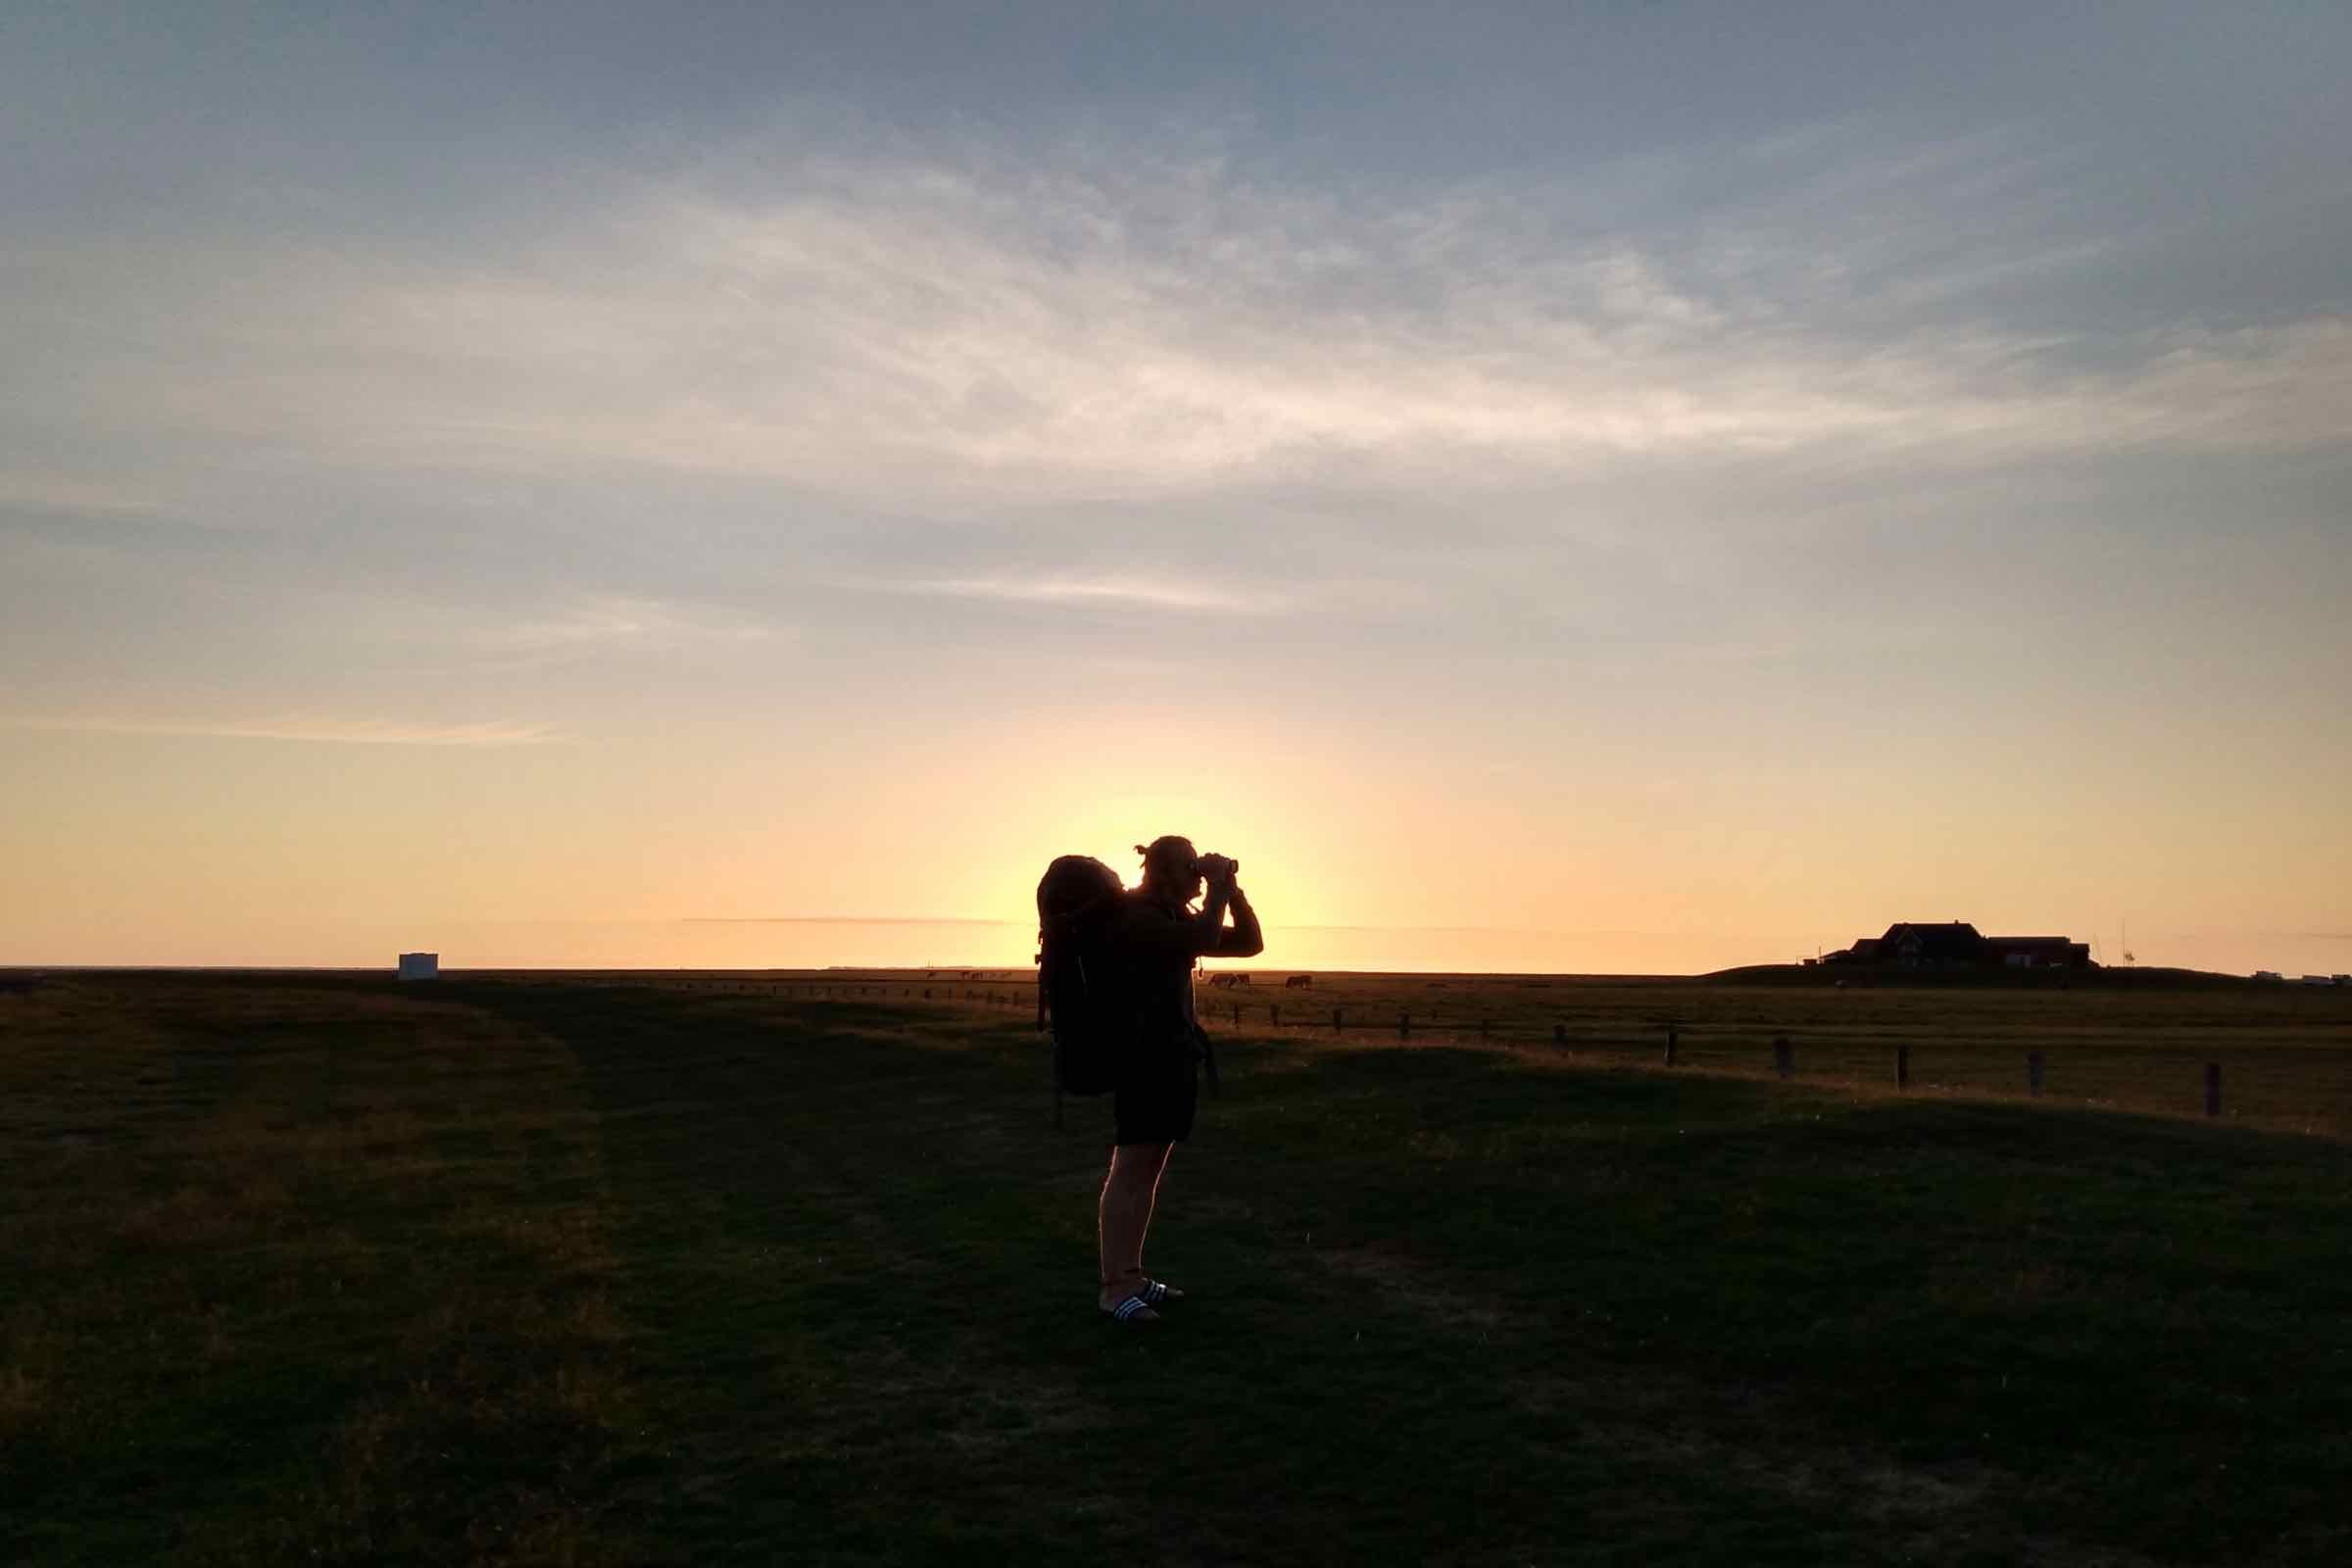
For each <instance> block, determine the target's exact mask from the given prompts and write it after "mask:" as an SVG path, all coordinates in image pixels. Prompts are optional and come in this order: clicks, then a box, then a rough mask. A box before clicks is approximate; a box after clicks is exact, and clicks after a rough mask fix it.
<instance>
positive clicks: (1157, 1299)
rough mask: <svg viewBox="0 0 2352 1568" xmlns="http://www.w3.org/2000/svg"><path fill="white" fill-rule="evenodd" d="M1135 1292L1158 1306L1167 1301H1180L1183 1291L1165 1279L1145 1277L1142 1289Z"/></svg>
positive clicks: (1182, 1297)
mask: <svg viewBox="0 0 2352 1568" xmlns="http://www.w3.org/2000/svg"><path fill="white" fill-rule="evenodd" d="M1136 1294H1137V1295H1138V1296H1141V1297H1142V1298H1143V1299H1145V1300H1146V1301H1147V1302H1149V1303H1150V1304H1152V1306H1158V1305H1160V1304H1161V1303H1163V1302H1167V1301H1181V1300H1183V1299H1184V1293H1183V1292H1182V1291H1180V1290H1178V1289H1177V1288H1176V1287H1175V1286H1173V1285H1170V1284H1169V1283H1168V1282H1167V1281H1165V1280H1154V1279H1146V1280H1145V1281H1144V1287H1143V1289H1142V1290H1140V1291H1138V1292H1136Z"/></svg>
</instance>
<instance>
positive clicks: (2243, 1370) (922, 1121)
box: [469, 988, 2352, 1562]
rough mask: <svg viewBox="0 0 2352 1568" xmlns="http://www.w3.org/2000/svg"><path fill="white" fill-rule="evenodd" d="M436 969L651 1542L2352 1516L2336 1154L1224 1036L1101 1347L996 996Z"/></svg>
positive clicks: (1034, 1108) (1968, 1110)
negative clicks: (552, 1227)
mask: <svg viewBox="0 0 2352 1568" xmlns="http://www.w3.org/2000/svg"><path fill="white" fill-rule="evenodd" d="M469 1000H470V1001H472V1002H474V1003H475V1005H483V1006H489V1007H495V1008H496V1009H498V1010H499V1011H501V1012H502V1013H505V1014H506V1015H508V1016H510V1017H513V1018H515V1019H517V1020H527V1021H528V1023H529V1024H530V1026H531V1027H532V1028H534V1029H537V1030H541V1031H544V1032H546V1033H548V1034H550V1035H552V1036H553V1037H555V1038H557V1039H560V1040H563V1041H564V1042H565V1043H566V1044H567V1045H568V1046H569V1047H570V1048H571V1049H572V1050H573V1052H574V1053H575V1054H577V1056H578V1058H579V1060H580V1062H581V1064H582V1068H583V1077H584V1081H585V1083H586V1084H587V1085H588V1088H589V1092H590V1094H591V1095H592V1097H593V1098H594V1100H595V1102H596V1103H597V1105H598V1107H599V1112H600V1118H601V1126H602V1136H603V1142H604V1153H605V1159H606V1162H607V1166H608V1169H609V1170H610V1171H611V1172H612V1173H613V1176H612V1186H613V1192H614V1194H615V1203H616V1211H615V1214H614V1216H613V1226H614V1234H615V1236H616V1238H618V1241H617V1244H616V1245H618V1246H619V1247H620V1248H621V1250H622V1251H623V1255H624V1258H625V1264H624V1268H623V1271H622V1273H623V1280H624V1285H623V1305H624V1314H625V1316H626V1317H627V1319H628V1320H629V1321H630V1322H631V1323H632V1324H633V1325H635V1332H634V1335H633V1337H632V1341H631V1351H632V1354H633V1355H635V1356H636V1357H637V1358H638V1359H639V1360H640V1362H641V1363H642V1364H643V1366H644V1368H645V1370H646V1373H647V1375H648V1377H649V1378H650V1379H651V1380H652V1383H653V1386H654V1387H655V1388H656V1389H657V1390H658V1397H659V1400H660V1401H661V1403H662V1408H663V1409H664V1410H665V1411H666V1412H667V1417H666V1418H667V1419H668V1420H669V1421H670V1422H671V1423H672V1428H671V1430H672V1431H673V1432H675V1433H676V1434H678V1459H677V1464H678V1471H677V1473H676V1474H675V1475H672V1476H669V1477H667V1478H665V1479H664V1480H663V1482H662V1485H661V1487H660V1488H659V1489H658V1492H649V1494H648V1495H647V1497H646V1498H645V1505H646V1506H647V1507H648V1508H649V1509H651V1510H652V1511H653V1519H654V1526H655V1527H654V1529H653V1531H652V1534H653V1535H654V1537H655V1538H657V1539H662V1540H673V1541H677V1542H679V1543H690V1544H692V1547H693V1549H692V1550H690V1551H685V1552H684V1553H683V1555H685V1556H690V1557H692V1558H694V1559H695V1560H714V1559H716V1558H720V1557H725V1556H728V1555H730V1554H732V1555H737V1556H742V1557H745V1558H747V1559H748V1558H755V1557H760V1558H763V1557H764V1556H766V1555H767V1554H769V1553H770V1552H772V1550H773V1549H775V1544H777V1543H779V1542H787V1541H788V1542H791V1543H793V1544H794V1549H795V1551H796V1553H797V1554H799V1555H801V1556H802V1559H803V1560H842V1561H848V1560H853V1559H856V1560H869V1561H870V1560H874V1559H875V1558H876V1557H896V1558H900V1559H904V1560H914V1559H932V1560H937V1559H940V1558H943V1557H946V1558H954V1557H959V1556H965V1555H968V1556H970V1557H972V1558H974V1559H978V1558H982V1557H996V1556H1003V1555H1017V1556H1019V1557H1021V1558H1022V1559H1024V1560H1029V1561H1060V1560H1068V1561H1077V1560H1079V1559H1081V1558H1093V1557H1099V1556H1102V1555H1105V1554H1110V1553H1115V1552H1117V1551H1118V1550H1120V1549H1122V1546H1121V1544H1122V1543H1129V1544H1131V1543H1132V1542H1133V1541H1134V1540H1136V1539H1137V1538H1138V1537H1139V1536H1140V1537H1142V1538H1145V1539H1149V1540H1152V1541H1154V1542H1157V1543H1160V1544H1162V1546H1163V1547H1164V1549H1165V1552H1166V1554H1167V1555H1169V1556H1172V1557H1174V1558H1176V1559H1179V1560H1184V1559H1202V1560H1215V1559H1236V1560H1266V1559H1281V1560H1300V1561H1341V1560H1347V1561H1360V1560H1365V1559H1367V1558H1371V1559H1381V1560H1407V1559H1417V1560H1429V1561H1447V1560H1499V1559H1503V1558H1526V1557H1534V1558H1538V1559H1541V1560H1546V1561H1593V1562H1603V1561H1619V1560H1623V1561H1654V1560H1658V1559H1660V1558H1662V1557H1678V1558H1684V1559H1691V1558H1697V1559H1703V1560H1740V1561H1770V1560H1789V1561H1808V1562H1810V1561H1822V1560H1839V1561H1853V1562H1869V1561H1903V1560H1917V1559H1918V1558H1920V1557H1922V1556H1926V1557H1931V1558H1934V1559H1936V1560H1954V1561H1957V1560H1968V1559H1970V1558H1971V1557H1975V1558H1979V1559H1981V1560H1985V1561H2023V1560H2035V1559H2047V1560H2066V1561H2079V1560H2085V1559H2086V1558H2087V1557H2091V1556H2095V1555H2097V1554H2100V1553H2105V1554H2107V1555H2108V1557H2109V1558H2110V1560H2131V1559H2132V1558H2133V1557H2145V1558H2148V1559H2150V1560H2185V1561H2200V1560H2210V1561H2225V1560H2226V1561H2233V1562H2236V1561H2266V1560H2268V1561H2279V1562H2301V1561H2309V1562H2320V1561H2330V1560H2334V1559H2335V1558H2336V1557H2337V1556H2338V1554H2339V1553H2340V1552H2341V1551H2342V1550H2343V1549H2344V1548H2345V1546H2346V1544H2347V1543H2348V1542H2352V1536H2347V1533H2346V1525H2345V1519H2344V1516H2343V1512H2342V1504H2341V1502H2340V1498H2341V1497H2342V1496H2343V1495H2345V1493H2346V1490H2347V1487H2348V1486H2352V1456H2348V1455H2347V1453H2346V1450H2345V1448H2344V1446H2343V1444H2342V1441H2341V1437H2340V1434H2341V1432H2342V1431H2343V1430H2344V1428H2345V1425H2346V1417H2347V1415H2352V1409H2348V1408H2347V1404H2346V1400H2345V1396H2344V1395H2343V1393H2342V1392H2341V1391H2342V1390H2343V1389H2344V1388H2345V1387H2346V1384H2345V1381H2344V1378H2343V1376H2342V1374H2343V1373H2344V1372H2345V1371H2346V1370H2347V1369H2352V1333H2348V1331H2347V1328H2346V1325H2347V1323H2348V1322H2352V1313H2348V1312H2347V1308H2352V1288H2348V1286H2347V1283H2346V1282H2347V1278H2348V1274H2347V1269H2346V1264H2347V1262H2352V1256H2348V1255H2347V1250H2346V1244H2345V1240H2344V1238H2345V1234H2346V1232H2345V1225H2344V1221H2345V1219H2346V1218H2347V1217H2348V1216H2347V1190H2348V1185H2352V1184H2347V1181H2346V1176H2347V1174H2348V1170H2352V1167H2348V1166H2347V1161H2346V1156H2345V1153H2344V1152H2343V1151H2341V1150H2340V1149H2337V1148H2335V1147H2334V1146H2331V1145H2319V1144H2312V1143H2306V1142H2301V1141H2295V1140H2282V1139H2267V1138H2263V1137H2261V1136H2258V1135H2245V1134H2232V1133H2229V1132H2226V1131H2223V1130H2220V1129H2210V1128H2200V1127H2194V1126H2183V1125H2180V1124H2168V1123H2159V1122H2143V1121H2137V1120H2132V1119H2130V1118H2123V1117H2114V1116H2098V1115H2084V1114H2067V1113H2063V1112H2050V1111H2044V1110H2037V1111H2034V1112H2030V1113H2029V1112H2024V1111H2017V1110H2010V1109H2006V1108H2003V1107H1971V1106H1951V1105H1913V1104H1904V1103H1886V1102H1878V1103H1855V1102H1852V1101H1849V1100H1841V1099H1836V1098H1830V1097H1824V1096H1819V1095H1814V1094H1810V1093H1808V1092H1806V1091H1803V1090H1801V1089H1788V1088H1781V1087H1776V1086H1768V1085H1751V1084H1742V1083H1737V1082H1729V1081H1724V1080H1704V1081H1678V1080H1672V1079H1667V1078H1663V1077H1659V1076H1656V1075H1651V1074H1634V1073H1607V1072H1601V1073H1592V1072H1577V1071H1561V1070H1551V1069H1547V1068H1544V1067H1542V1066H1540V1065H1532V1064H1529V1063H1526V1062H1522V1061H1517V1060H1513V1059H1510V1058H1507V1057H1500V1056H1494V1055H1487V1054H1479V1053H1475V1052H1467V1051H1445V1050H1426V1051H1395V1050H1374V1051H1358V1052H1347V1051H1335V1050H1303V1049H1301V1048H1299V1047H1297V1046H1295V1045H1290V1044H1284V1043H1250V1042H1246V1041H1245V1042H1234V1043H1230V1044H1228V1045H1227V1046H1226V1047H1225V1049H1224V1053H1223V1054H1224V1056H1225V1059H1226V1061H1227V1063H1228V1082H1229V1093H1228V1097H1227V1098H1226V1099H1225V1100H1224V1101H1222V1102H1211V1103H1208V1104H1207V1105H1206V1106H1205V1107H1204V1114H1203V1125H1202V1130H1201V1135H1200V1136H1199V1137H1198V1138H1197V1139H1196V1141H1195V1143H1194V1144H1193V1145H1192V1146H1191V1147H1188V1148H1187V1149H1185V1150H1184V1151H1182V1152H1179V1154H1178V1156H1177V1159H1176V1162H1175V1164H1174V1166H1173V1167H1172V1169H1171V1172H1170V1176H1169V1181H1168V1186H1167V1189H1166V1193H1165V1200H1164V1205H1163V1210H1162V1219H1161V1221H1160V1224H1159V1227H1158V1229H1157V1230H1156V1231H1155V1234H1154V1237H1153V1245H1152V1259H1153V1263H1154V1267H1155V1268H1156V1269H1159V1270H1162V1271H1164V1272H1166V1273H1167V1274H1168V1275H1169V1277H1172V1278H1175V1279H1177V1280H1178V1281H1179V1283H1184V1284H1187V1285H1188V1286H1189V1287H1190V1288H1192V1289H1193V1290H1194V1291H1195V1292H1196V1296H1195V1299H1193V1300H1191V1301H1188V1302H1187V1303H1186V1304H1185V1305H1184V1306H1183V1307H1181V1308H1178V1309H1177V1310H1176V1311H1174V1312H1172V1313H1171V1314H1170V1321H1169V1322H1168V1323H1167V1324H1165V1325H1163V1326H1161V1328H1159V1329H1158V1330H1155V1331H1152V1332H1150V1333H1148V1334H1140V1333H1132V1332H1127V1333H1122V1332H1120V1331H1118V1330H1115V1329H1114V1328H1112V1327H1111V1326H1110V1325H1108V1324H1107V1323H1106V1322H1105V1321H1104V1320H1103V1319H1101V1318H1100V1317H1099V1315H1097V1314H1095V1313H1094V1312H1093V1310H1092V1306H1091V1299H1090V1298H1091V1293H1092V1289H1093V1272H1092V1267H1093V1258H1092V1247H1093V1243H1092V1198H1093V1187H1094V1184H1095V1182H1096V1181H1097V1180H1098V1179H1099V1172H1100V1167H1101V1161H1102V1157H1103V1147H1102V1145H1103V1139H1102V1137H1101V1136H1100V1135H1099V1134H1083V1133H1079V1132H1076V1131H1073V1132H1072V1133H1070V1134H1065V1135H1055V1134H1054V1132H1053V1131H1052V1130H1051V1128H1050V1125H1049V1119H1048V1117H1049V1107H1048V1101H1047V1097H1046V1094H1045V1090H1044V1069H1043V1062H1042V1055H1041V1054H1040V1052H1039V1050H1038V1049H1037V1047H1036V1045H1035V1044H1034V1038H1035V1037H1034V1035H1033V1034H1032V1033H1031V1032H1029V1031H1028V1030H1026V1029H1025V1028H1023V1027H1021V1026H1020V1025H1019V1024H1017V1023H1013V1022H1010V1021H1003V1022H1000V1021H996V1020H992V1019H989V1018H986V1017H982V1016H964V1017H958V1016H955V1015H949V1016H945V1017H942V1016H937V1015H933V1016H927V1017H914V1016H909V1015H908V1014H907V1013H905V1012H898V1011H893V1010H892V1009H890V1008H887V1007H871V1006H859V1005H831V1006H826V1005H815V1006H792V1005H783V1006H778V1005H774V1004H773V1003H770V1002H763V1001H760V1000H756V999H755V1000H744V1001H736V1000H733V999H728V998H725V997H715V998H703V997H675V996H669V997H664V996H659V995H647V994H644V993H631V994H618V995H613V996H608V997H597V996H590V995H584V994H580V993H570V994H565V993H557V992H547V993H525V992H522V991H520V990H515V991H509V992H503V993H501V992H497V991H496V990H495V988H482V990H481V991H480V993H479V994H476V995H471V996H469ZM1100 1118H1101V1110H1100V1107H1098V1106H1094V1105H1085V1104H1081V1105H1078V1106H1077V1107H1075V1116H1074V1118H1073V1125H1074V1127H1084V1126H1086V1125H1087V1124H1088V1123H1089V1121H1090V1120H1100ZM2290 1349H2291V1351H2292V1353H2291V1354H2288V1353H2285V1352H2287V1351H2288V1350H2290Z"/></svg>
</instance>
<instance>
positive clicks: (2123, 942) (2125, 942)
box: [2115, 920, 2139, 963]
mask: <svg viewBox="0 0 2352 1568" xmlns="http://www.w3.org/2000/svg"><path fill="white" fill-rule="evenodd" d="M2115 945H2116V946H2117V947H2119V948H2121V949H2123V950H2124V961H2125V962H2126V963H2137V962H2138V961H2139V960H2138V959H2137V958H2135V957H2133V956H2131V921H2129V920H2126V921H2124V922H2123V934H2122V935H2121V936H2119V937H2117V938H2116V943H2115Z"/></svg>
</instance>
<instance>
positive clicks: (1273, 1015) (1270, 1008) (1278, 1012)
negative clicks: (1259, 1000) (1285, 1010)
mask: <svg viewBox="0 0 2352 1568" xmlns="http://www.w3.org/2000/svg"><path fill="white" fill-rule="evenodd" d="M1266 1019H1267V1022H1268V1024H1269V1025H1270V1026H1271V1027H1273V1028H1276V1029H1279V1028H1281V1027H1282V1004H1281V1003H1279V1002H1269V1003H1267V1004H1266Z"/></svg>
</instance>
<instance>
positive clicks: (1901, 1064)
mask: <svg viewBox="0 0 2352 1568" xmlns="http://www.w3.org/2000/svg"><path fill="white" fill-rule="evenodd" d="M1894 1087H1895V1088H1897V1089H1908V1088H1910V1087H1911V1048H1910V1047H1909V1046H1897V1047H1895V1048H1894Z"/></svg>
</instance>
